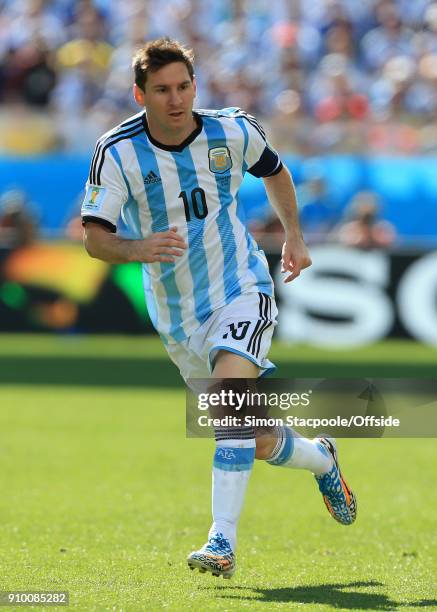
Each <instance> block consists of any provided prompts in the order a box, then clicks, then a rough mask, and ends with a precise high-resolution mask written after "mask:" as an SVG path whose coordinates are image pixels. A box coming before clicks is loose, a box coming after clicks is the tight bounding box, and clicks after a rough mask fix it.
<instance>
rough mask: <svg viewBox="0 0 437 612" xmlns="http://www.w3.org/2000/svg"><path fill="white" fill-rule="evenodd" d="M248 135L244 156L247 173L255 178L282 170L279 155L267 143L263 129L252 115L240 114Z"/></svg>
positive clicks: (272, 174)
mask: <svg viewBox="0 0 437 612" xmlns="http://www.w3.org/2000/svg"><path fill="white" fill-rule="evenodd" d="M242 114H243V117H244V119H245V125H246V128H247V133H248V144H247V149H246V154H245V161H246V163H247V166H248V169H247V171H248V172H250V174H253V176H256V177H266V176H274V175H275V174H278V172H280V171H281V170H282V162H281V159H280V157H279V154H278V153H277V152H276V151H275V149H274V148H273V147H272V145H271V144H270V143H269V142H268V140H267V138H266V134H265V132H264V129H263V127H262V126H261V125H260V124H259V123H258V121H257V120H256V119H255V117H253V116H252V115H248V114H247V113H242Z"/></svg>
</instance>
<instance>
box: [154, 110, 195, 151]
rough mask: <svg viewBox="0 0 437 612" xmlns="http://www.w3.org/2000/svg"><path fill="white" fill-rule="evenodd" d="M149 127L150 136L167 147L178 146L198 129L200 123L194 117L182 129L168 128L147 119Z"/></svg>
mask: <svg viewBox="0 0 437 612" xmlns="http://www.w3.org/2000/svg"><path fill="white" fill-rule="evenodd" d="M147 126H148V128H149V132H150V135H151V136H152V138H153V139H154V140H156V141H157V142H159V143H161V144H163V145H166V146H178V145H180V144H182V143H183V142H184V141H185V140H186V139H187V138H188V137H189V136H190V134H192V133H193V132H194V131H195V130H196V129H197V128H198V123H197V121H196V119H195V117H194V116H192V117H191V120H190V121H189V122H187V124H186V125H184V126H181V127H180V128H171V127H169V128H166V127H164V126H162V125H159V124H157V123H155V122H154V121H153V119H151V118H149V117H147Z"/></svg>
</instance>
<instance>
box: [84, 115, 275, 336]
mask: <svg viewBox="0 0 437 612" xmlns="http://www.w3.org/2000/svg"><path fill="white" fill-rule="evenodd" d="M194 117H195V119H196V121H197V124H198V127H197V129H196V130H195V131H194V132H193V133H192V134H191V135H190V136H189V137H188V138H187V139H186V140H185V141H184V142H183V143H182V144H180V145H178V146H169V145H163V144H161V143H159V142H157V141H156V140H154V138H153V137H152V136H151V134H150V132H149V129H148V126H147V118H146V114H145V112H141V113H139V114H137V115H135V116H134V117H132V118H131V119H129V120H127V121H125V122H123V123H122V124H120V125H119V126H117V127H116V128H115V129H113V130H111V131H110V132H107V133H106V134H104V136H102V138H100V140H99V141H98V142H97V145H96V149H95V152H94V156H93V159H92V162H91V170H90V175H89V180H88V182H87V187H86V194H85V199H84V201H83V205H82V217H83V221H84V223H86V222H87V221H93V222H98V223H102V224H103V225H105V226H107V227H109V228H110V229H111V230H112V231H114V232H115V231H116V225H117V222H118V219H119V216H120V214H121V215H122V218H123V220H124V222H125V223H126V224H127V226H128V227H129V228H130V229H131V230H132V232H133V234H134V236H135V237H137V238H145V237H147V236H150V235H151V234H152V233H154V232H163V231H166V230H168V229H169V228H170V227H172V226H176V227H177V229H178V232H179V234H180V235H181V236H182V237H183V238H184V239H185V241H186V243H187V245H188V247H187V249H186V250H185V251H184V253H183V255H182V256H181V257H178V258H176V261H175V262H163V263H160V262H156V263H151V264H143V279H144V290H145V294H146V301H147V306H148V310H149V314H150V318H151V320H152V323H153V325H154V326H155V328H156V329H157V330H158V332H159V333H160V335H161V337H162V338H163V339H164V341H166V342H180V341H182V340H184V339H185V338H187V337H189V336H190V335H191V334H192V333H193V332H194V331H195V330H196V329H197V328H198V327H199V326H200V325H201V324H202V323H203V322H204V321H206V319H207V318H208V317H209V316H210V315H211V313H212V312H213V311H214V310H216V309H217V308H220V307H221V306H224V305H225V304H228V303H229V302H231V301H232V300H233V299H234V298H236V297H237V296H239V295H241V294H244V293H251V292H261V293H265V294H267V295H273V282H272V279H271V277H270V274H269V270H268V265H267V261H266V258H265V255H264V253H263V251H262V250H260V249H259V247H258V245H257V244H256V242H255V240H254V239H253V237H252V236H251V234H250V233H249V231H248V229H247V227H246V222H245V215H244V210H243V207H242V205H241V203H240V202H239V198H238V190H239V188H240V185H241V182H242V180H243V176H244V174H245V172H246V171H249V172H251V173H252V174H254V175H255V176H271V175H274V174H276V173H278V172H279V171H280V170H281V168H282V163H281V161H280V159H279V156H278V154H277V153H276V152H275V151H274V150H273V148H272V147H271V146H270V145H269V143H268V142H267V141H266V137H265V133H264V131H263V129H262V127H261V126H260V125H259V124H258V123H257V121H256V120H255V119H254V118H253V117H252V116H251V115H248V114H246V113H245V112H243V111H241V110H240V109H238V108H227V109H223V110H219V111H213V110H207V111H206V110H196V111H194Z"/></svg>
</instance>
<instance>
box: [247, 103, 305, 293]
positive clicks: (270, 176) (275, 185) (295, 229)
mask: <svg viewBox="0 0 437 612" xmlns="http://www.w3.org/2000/svg"><path fill="white" fill-rule="evenodd" d="M241 114H242V116H243V118H244V119H245V120H246V123H245V125H246V130H247V134H248V146H247V151H246V154H245V161H246V163H247V165H248V172H250V174H253V176H257V177H260V178H262V179H263V180H264V184H265V187H266V191H267V195H268V198H269V200H270V202H271V204H272V206H273V208H274V209H275V210H276V212H277V214H278V216H279V219H280V220H281V223H282V225H283V227H284V230H285V243H284V246H283V248H282V272H291V274H289V275H288V276H286V278H285V279H284V282H286V283H289V282H290V281H292V280H293V279H294V278H296V277H297V276H299V274H300V272H301V270H303V269H304V268H308V266H310V265H311V259H310V256H309V253H308V249H307V248H306V246H305V243H304V241H303V237H302V233H301V231H300V226H299V217H298V214H297V203H296V191H295V189H294V185H293V181H292V178H291V175H290V173H289V171H288V169H287V168H286V167H285V166H284V165H283V164H282V162H281V160H280V157H279V155H278V153H277V152H276V151H275V150H274V148H273V147H272V146H271V145H270V144H269V142H268V141H267V139H266V135H265V132H264V130H263V128H262V126H261V125H260V124H259V123H258V121H257V120H256V119H255V117H252V116H251V115H247V114H246V113H244V112H242V113H241Z"/></svg>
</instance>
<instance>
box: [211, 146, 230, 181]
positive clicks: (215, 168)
mask: <svg viewBox="0 0 437 612" xmlns="http://www.w3.org/2000/svg"><path fill="white" fill-rule="evenodd" d="M208 158H209V169H210V170H211V172H214V173H215V174H223V172H226V171H227V170H230V169H231V168H232V158H231V153H230V151H229V149H228V147H213V148H212V149H209V150H208Z"/></svg>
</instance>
